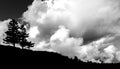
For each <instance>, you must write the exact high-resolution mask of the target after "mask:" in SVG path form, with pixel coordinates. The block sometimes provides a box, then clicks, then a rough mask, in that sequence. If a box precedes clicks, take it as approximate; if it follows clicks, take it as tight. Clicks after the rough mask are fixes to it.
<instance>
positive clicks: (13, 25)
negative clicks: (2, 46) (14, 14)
mask: <svg viewBox="0 0 120 69" xmlns="http://www.w3.org/2000/svg"><path fill="white" fill-rule="evenodd" d="M18 29H19V25H18V22H16V21H15V20H14V19H12V20H11V21H10V22H9V24H8V31H6V32H5V34H6V38H5V39H3V41H4V43H6V44H12V45H13V46H15V44H18V43H19V38H18V34H19V33H20V32H19V31H18Z"/></svg>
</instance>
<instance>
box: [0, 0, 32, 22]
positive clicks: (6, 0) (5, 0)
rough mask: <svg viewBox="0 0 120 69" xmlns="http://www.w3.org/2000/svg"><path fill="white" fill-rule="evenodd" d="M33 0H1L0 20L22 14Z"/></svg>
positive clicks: (17, 16) (15, 17)
mask: <svg viewBox="0 0 120 69" xmlns="http://www.w3.org/2000/svg"><path fill="white" fill-rule="evenodd" d="M32 1H33V0H0V21H1V20H6V19H8V18H14V19H17V18H19V17H21V16H22V14H23V12H25V11H26V10H27V9H28V8H27V7H28V5H30V4H32Z"/></svg>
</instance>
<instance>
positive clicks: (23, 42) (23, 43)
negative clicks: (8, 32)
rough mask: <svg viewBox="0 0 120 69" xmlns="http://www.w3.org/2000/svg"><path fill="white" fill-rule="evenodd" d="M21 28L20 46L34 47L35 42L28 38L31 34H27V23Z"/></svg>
mask: <svg viewBox="0 0 120 69" xmlns="http://www.w3.org/2000/svg"><path fill="white" fill-rule="evenodd" d="M20 29H21V33H20V35H19V37H20V42H19V44H20V46H21V47H22V48H24V47H27V48H30V47H33V46H34V43H32V42H30V41H28V40H27V38H28V37H29V34H27V31H26V28H25V25H22V26H21V28H20Z"/></svg>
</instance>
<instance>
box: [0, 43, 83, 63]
mask: <svg viewBox="0 0 120 69" xmlns="http://www.w3.org/2000/svg"><path fill="white" fill-rule="evenodd" d="M1 60H3V61H7V62H8V61H9V62H10V63H11V62H14V61H15V62H16V61H20V62H22V63H25V62H28V61H29V62H32V61H34V62H35V63H40V64H41V63H45V64H59V63H65V64H75V63H80V64H81V62H80V61H79V60H78V59H77V58H75V59H69V58H67V57H64V56H61V55H60V54H57V53H50V52H43V51H31V50H25V49H19V48H15V47H12V46H3V45H0V61H1ZM31 64H34V63H31Z"/></svg>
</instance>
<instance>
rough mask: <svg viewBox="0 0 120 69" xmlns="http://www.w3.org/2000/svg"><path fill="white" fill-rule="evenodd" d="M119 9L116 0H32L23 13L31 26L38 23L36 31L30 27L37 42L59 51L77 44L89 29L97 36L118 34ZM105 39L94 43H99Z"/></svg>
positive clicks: (71, 48) (79, 43)
mask: <svg viewBox="0 0 120 69" xmlns="http://www.w3.org/2000/svg"><path fill="white" fill-rule="evenodd" d="M119 11H120V10H119V7H118V0H117V1H112V0H64V1H63V0H46V1H43V2H42V1H41V0H34V2H33V3H32V5H31V6H29V8H28V10H27V11H26V12H25V13H24V15H23V17H24V20H25V21H27V22H29V23H30V24H31V26H32V27H31V29H32V28H33V27H36V26H37V27H38V29H37V28H35V30H36V32H35V30H34V29H33V31H31V33H34V34H32V37H34V39H40V40H38V41H39V44H38V46H40V47H43V46H46V45H48V44H47V43H46V42H48V43H49V44H50V45H51V46H52V47H53V48H54V49H57V50H59V51H62V52H63V50H64V51H65V50H66V49H67V50H68V49H69V50H72V51H75V50H76V49H77V48H80V47H79V46H80V45H81V44H82V43H83V40H84V39H83V38H82V37H83V35H85V34H87V33H89V32H92V33H93V34H99V36H100V35H101V36H102V35H105V34H107V35H108V34H111V33H112V34H119V31H118V30H119V29H120V28H119V26H120V23H119V16H120V14H119ZM36 35H38V36H36ZM89 36H90V37H91V36H94V35H89ZM105 40H106V38H105V39H104V38H103V39H101V40H98V41H96V42H95V43H96V45H98V46H99V45H100V44H101V43H103V42H104V41H105ZM42 41H44V42H42ZM93 43H94V42H93ZM89 45H90V47H91V46H92V44H88V46H89ZM86 47H87V45H86V46H85V48H84V49H85V50H86V49H88V48H86ZM82 50H83V49H82Z"/></svg>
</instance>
